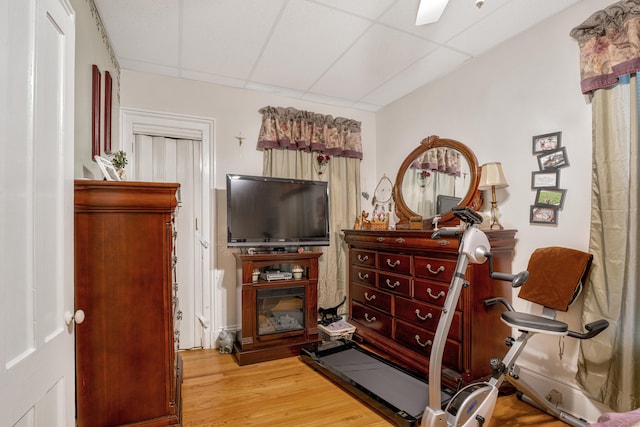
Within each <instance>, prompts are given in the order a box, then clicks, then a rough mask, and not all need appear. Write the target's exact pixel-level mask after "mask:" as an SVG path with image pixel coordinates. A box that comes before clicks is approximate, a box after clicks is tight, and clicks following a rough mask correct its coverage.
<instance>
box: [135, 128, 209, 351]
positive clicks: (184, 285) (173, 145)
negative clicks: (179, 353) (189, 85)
mask: <svg viewBox="0 0 640 427" xmlns="http://www.w3.org/2000/svg"><path fill="white" fill-rule="evenodd" d="M132 159H133V161H134V165H132V166H133V170H135V177H136V178H135V179H136V181H150V182H178V183H180V204H179V207H178V214H177V217H176V229H177V233H178V237H177V239H176V255H177V258H178V262H177V264H176V275H177V277H176V284H177V287H178V308H179V310H180V313H181V316H180V318H179V319H178V321H177V322H176V328H177V329H178V330H179V336H178V337H177V341H178V343H179V348H180V349H189V348H194V347H206V345H205V344H206V343H205V342H204V339H205V337H206V335H207V331H205V327H204V326H206V324H208V323H209V322H208V319H206V317H207V315H208V314H205V313H207V311H208V310H205V306H204V301H205V298H204V297H203V280H204V275H203V269H202V262H203V258H204V257H205V256H208V251H206V250H205V249H207V247H208V242H206V241H205V237H204V236H203V234H202V233H203V221H204V220H203V218H204V217H203V215H202V211H203V202H202V186H203V182H202V174H201V168H202V166H201V165H202V141H199V140H191V139H188V140H187V139H177V138H166V137H161V136H148V135H136V137H135V140H134V146H133V156H132Z"/></svg>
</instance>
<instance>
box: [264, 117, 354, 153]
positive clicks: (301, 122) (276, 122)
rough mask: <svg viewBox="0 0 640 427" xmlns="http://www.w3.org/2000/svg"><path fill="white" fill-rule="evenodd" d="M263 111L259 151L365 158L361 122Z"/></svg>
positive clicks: (341, 118)
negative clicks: (270, 150) (314, 152)
mask: <svg viewBox="0 0 640 427" xmlns="http://www.w3.org/2000/svg"><path fill="white" fill-rule="evenodd" d="M259 112H260V113H261V114H262V126H261V128H260V135H259V136H258V149H273V148H282V149H288V150H303V151H305V152H311V151H317V152H320V153H324V154H327V155H331V156H339V157H351V158H355V159H362V134H361V123H360V122H359V121H356V120H351V119H347V118H344V117H333V116H330V115H324V114H317V113H312V112H310V111H300V110H296V109H295V108H284V107H264V108H261V109H260V110H259Z"/></svg>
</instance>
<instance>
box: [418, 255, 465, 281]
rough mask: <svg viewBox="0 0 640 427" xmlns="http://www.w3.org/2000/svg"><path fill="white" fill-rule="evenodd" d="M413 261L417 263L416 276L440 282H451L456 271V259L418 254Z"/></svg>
mask: <svg viewBox="0 0 640 427" xmlns="http://www.w3.org/2000/svg"><path fill="white" fill-rule="evenodd" d="M413 262H414V263H415V275H416V277H422V278H425V279H431V280H437V281H439V282H445V283H451V278H452V277H453V273H455V271H456V261H455V260H444V259H438V258H428V257H421V256H416V257H415V259H414V261H413Z"/></svg>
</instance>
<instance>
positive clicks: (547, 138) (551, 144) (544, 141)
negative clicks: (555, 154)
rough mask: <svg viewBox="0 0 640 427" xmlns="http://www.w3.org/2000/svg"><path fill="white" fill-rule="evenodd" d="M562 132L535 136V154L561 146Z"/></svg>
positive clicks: (533, 149)
mask: <svg viewBox="0 0 640 427" xmlns="http://www.w3.org/2000/svg"><path fill="white" fill-rule="evenodd" d="M561 139H562V132H553V133H545V134H544V135H536V136H534V137H533V148H532V152H533V154H540V153H544V152H545V151H551V150H557V149H558V148H560V143H561Z"/></svg>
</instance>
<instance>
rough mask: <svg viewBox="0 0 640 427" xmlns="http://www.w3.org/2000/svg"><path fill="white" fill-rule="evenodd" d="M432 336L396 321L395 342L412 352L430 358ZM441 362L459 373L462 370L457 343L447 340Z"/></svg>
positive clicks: (406, 323)
mask: <svg viewBox="0 0 640 427" xmlns="http://www.w3.org/2000/svg"><path fill="white" fill-rule="evenodd" d="M434 336H435V334H434V333H433V332H429V331H427V330H425V329H422V328H419V327H417V326H414V325H412V324H410V323H408V322H403V321H402V320H400V319H396V337H395V339H396V341H398V342H400V343H402V344H404V345H406V346H407V347H409V348H411V349H412V350H415V351H417V352H419V353H423V354H424V355H425V356H426V357H430V356H431V347H432V346H433V338H434ZM442 362H443V364H444V365H445V366H446V367H448V368H452V369H453V370H455V371H458V372H461V371H462V370H463V369H462V345H461V344H460V343H459V342H457V341H454V340H452V339H447V342H446V344H445V346H444V354H443V355H442Z"/></svg>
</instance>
